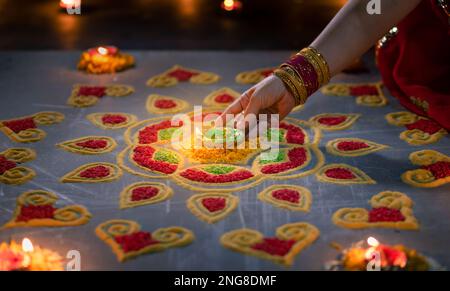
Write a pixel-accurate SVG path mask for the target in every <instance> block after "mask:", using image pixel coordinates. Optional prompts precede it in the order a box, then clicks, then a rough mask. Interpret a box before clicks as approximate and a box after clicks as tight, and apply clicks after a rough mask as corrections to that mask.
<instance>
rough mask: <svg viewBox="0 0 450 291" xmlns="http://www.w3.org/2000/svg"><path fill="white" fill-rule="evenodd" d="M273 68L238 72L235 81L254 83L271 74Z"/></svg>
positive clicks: (245, 83)
mask: <svg viewBox="0 0 450 291" xmlns="http://www.w3.org/2000/svg"><path fill="white" fill-rule="evenodd" d="M274 70H275V68H263V69H257V70H253V71H246V72H242V73H239V74H238V75H237V76H236V82H237V83H239V84H243V85H247V84H256V83H259V82H260V81H262V80H263V79H265V78H267V77H269V76H270V75H272V74H273V71H274Z"/></svg>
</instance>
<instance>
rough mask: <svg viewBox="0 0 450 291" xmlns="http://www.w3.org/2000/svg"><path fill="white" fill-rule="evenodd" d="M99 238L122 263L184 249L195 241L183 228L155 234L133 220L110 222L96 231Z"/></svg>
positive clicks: (160, 230)
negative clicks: (152, 254) (179, 248)
mask: <svg viewBox="0 0 450 291" xmlns="http://www.w3.org/2000/svg"><path fill="white" fill-rule="evenodd" d="M95 233H96V234H97V236H98V237H99V238H100V239H101V240H103V241H104V242H105V243H106V244H108V245H109V246H110V247H111V249H112V251H113V252H114V253H115V254H116V256H117V259H118V260H119V261H120V262H123V261H125V260H128V259H131V258H135V257H137V256H140V255H144V254H148V253H155V252H162V251H165V250H167V249H169V248H176V247H183V246H186V245H188V244H190V243H191V242H192V241H193V240H194V238H195V237H194V234H193V233H192V232H191V231H190V230H188V229H186V228H183V227H179V226H172V227H167V228H159V229H157V230H155V231H153V232H148V231H143V230H141V226H140V225H139V224H138V223H137V222H135V221H132V220H123V219H113V220H108V221H106V222H104V223H102V224H100V225H99V226H97V228H96V229H95Z"/></svg>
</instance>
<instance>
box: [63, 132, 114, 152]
mask: <svg viewBox="0 0 450 291" xmlns="http://www.w3.org/2000/svg"><path fill="white" fill-rule="evenodd" d="M57 146H58V147H60V148H62V149H64V150H66V151H69V152H72V153H76V154H82V155H100V154H104V153H109V152H112V151H113V150H114V149H115V148H116V146H117V143H116V141H115V140H114V139H113V138H111V137H108V136H85V137H80V138H76V139H72V140H68V141H64V142H62V143H59V144H57Z"/></svg>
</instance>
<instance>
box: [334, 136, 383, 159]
mask: <svg viewBox="0 0 450 291" xmlns="http://www.w3.org/2000/svg"><path fill="white" fill-rule="evenodd" d="M387 147H388V146H386V145H382V144H378V143H375V142H372V141H369V140H366V139H362V138H337V139H333V140H330V141H329V142H328V143H327V146H326V148H327V152H329V153H330V154H333V155H336V156H341V157H358V156H364V155H368V154H370V153H374V152H377V151H381V150H383V149H385V148H387Z"/></svg>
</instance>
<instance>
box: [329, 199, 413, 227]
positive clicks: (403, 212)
mask: <svg viewBox="0 0 450 291" xmlns="http://www.w3.org/2000/svg"><path fill="white" fill-rule="evenodd" d="M370 206H371V207H372V209H371V210H366V209H364V208H342V209H339V210H338V211H336V212H335V213H334V214H333V218H332V220H333V223H334V224H336V225H338V226H340V227H344V228H351V229H361V228H374V227H376V228H395V229H404V230H416V229H419V223H418V222H417V220H416V218H415V217H414V215H413V210H412V206H413V202H412V200H411V199H410V198H409V197H408V196H406V195H405V194H403V193H400V192H394V191H384V192H381V193H378V194H377V195H375V196H373V197H372V199H370Z"/></svg>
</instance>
